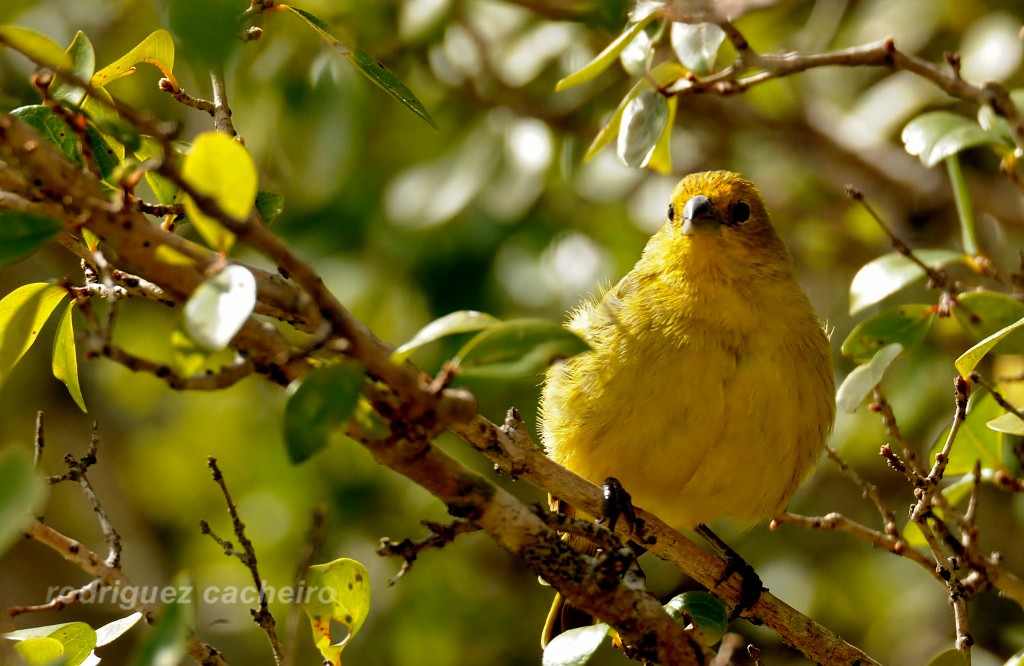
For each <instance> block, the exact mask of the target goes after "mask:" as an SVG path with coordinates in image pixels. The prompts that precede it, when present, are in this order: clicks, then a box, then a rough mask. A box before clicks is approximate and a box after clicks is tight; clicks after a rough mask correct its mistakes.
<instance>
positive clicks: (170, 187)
mask: <svg viewBox="0 0 1024 666" xmlns="http://www.w3.org/2000/svg"><path fill="white" fill-rule="evenodd" d="M135 157H137V158H139V160H141V161H143V162H144V161H146V160H148V159H155V160H160V159H163V148H162V146H161V145H160V142H159V141H157V140H156V139H154V138H153V137H151V136H143V137H141V141H140V142H139V149H138V150H137V151H135ZM146 183H147V184H148V185H149V187H150V189H152V190H153V194H154V195H156V200H157V203H161V204H165V205H166V204H169V203H173V202H174V199H175V197H176V196H177V195H178V186H177V185H175V184H174V183H172V182H171V181H169V180H167V179H166V178H164V177H163V176H161V175H160V174H157V173H153V171H152V170H148V169H147V170H146Z"/></svg>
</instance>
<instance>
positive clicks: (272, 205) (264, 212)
mask: <svg viewBox="0 0 1024 666" xmlns="http://www.w3.org/2000/svg"><path fill="white" fill-rule="evenodd" d="M283 210H284V195H283V194H278V193H277V192H267V191H266V190H260V191H259V192H257V193H256V211H257V212H259V214H260V217H261V218H263V223H264V224H265V225H267V226H268V227H269V226H270V225H271V224H273V223H274V220H276V219H277V218H278V216H280V215H281V211H283Z"/></svg>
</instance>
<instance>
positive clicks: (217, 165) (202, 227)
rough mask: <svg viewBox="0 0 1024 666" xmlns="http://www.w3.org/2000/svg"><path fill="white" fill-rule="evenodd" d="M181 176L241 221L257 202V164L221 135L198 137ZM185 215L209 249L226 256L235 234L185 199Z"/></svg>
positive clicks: (240, 148)
mask: <svg viewBox="0 0 1024 666" xmlns="http://www.w3.org/2000/svg"><path fill="white" fill-rule="evenodd" d="M181 175H182V177H184V178H185V180H186V181H187V182H188V183H189V184H190V185H191V186H192V187H194V188H195V189H196V191H198V192H200V193H202V194H205V195H207V196H210V197H213V198H214V199H215V200H216V201H217V205H218V206H220V209H221V211H223V212H224V213H226V214H227V215H229V216H230V217H233V218H235V219H236V220H244V219H246V218H247V217H249V214H250V213H252V209H253V206H255V203H256V192H257V185H258V179H257V176H256V165H255V164H254V163H253V161H252V157H251V156H250V155H249V151H247V150H246V149H245V146H243V145H242V144H240V143H238V142H237V141H235V140H234V139H232V138H231V137H229V136H227V135H226V134H222V133H220V132H206V133H204V134H200V135H199V137H198V138H197V139H196V140H195V143H193V144H192V149H191V150H190V151H189V153H188V155H186V156H185V163H184V164H183V165H182V167H181ZM185 214H186V215H188V218H189V220H190V221H191V222H192V224H194V225H195V226H196V230H197V231H199V233H200V235H202V237H203V239H204V240H205V241H206V242H207V244H209V245H210V247H212V248H214V249H215V250H218V251H220V252H223V253H226V252H227V251H228V250H229V249H230V248H231V246H232V245H233V244H234V242H235V235H234V234H233V233H231V232H230V231H228V230H227V229H225V228H224V227H223V226H222V225H221V223H220V222H219V221H217V220H216V219H215V218H213V217H210V216H208V215H206V214H205V213H203V212H202V211H200V210H199V206H197V205H196V203H195V201H193V199H192V197H189V196H186V197H185Z"/></svg>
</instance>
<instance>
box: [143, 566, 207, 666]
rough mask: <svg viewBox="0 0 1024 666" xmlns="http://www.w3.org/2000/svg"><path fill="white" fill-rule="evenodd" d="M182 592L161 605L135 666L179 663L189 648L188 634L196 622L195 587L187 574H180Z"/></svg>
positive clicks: (177, 587) (165, 665) (178, 585)
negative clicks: (192, 592) (158, 615)
mask: <svg viewBox="0 0 1024 666" xmlns="http://www.w3.org/2000/svg"><path fill="white" fill-rule="evenodd" d="M175 588H176V589H177V590H178V596H177V598H176V600H175V601H173V602H171V603H169V604H164V605H163V606H162V607H161V613H160V617H159V618H158V619H157V621H156V625H154V626H153V629H152V631H150V632H148V633H147V634H146V638H145V639H144V640H143V641H142V645H140V646H139V649H138V650H137V651H136V652H135V654H134V656H133V658H132V660H131V661H130V662H129V663H130V664H131V666H177V665H178V664H180V663H182V660H183V659H184V658H185V655H186V653H187V651H188V638H189V636H190V635H191V633H192V626H194V625H195V608H194V607H193V605H192V603H191V599H193V598H194V596H193V595H192V594H189V591H190V590H191V589H193V588H194V585H193V584H192V583H191V581H189V580H188V578H187V577H186V576H178V577H177V578H176V583H175Z"/></svg>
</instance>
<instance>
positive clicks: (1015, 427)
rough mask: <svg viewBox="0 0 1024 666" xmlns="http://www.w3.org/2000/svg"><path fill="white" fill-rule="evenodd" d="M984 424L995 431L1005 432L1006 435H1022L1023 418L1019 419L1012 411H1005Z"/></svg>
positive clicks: (1023, 427) (1023, 429)
mask: <svg viewBox="0 0 1024 666" xmlns="http://www.w3.org/2000/svg"><path fill="white" fill-rule="evenodd" d="M985 425H987V426H988V427H989V428H991V429H992V430H995V431H997V432H1005V433H1006V434H1008V435H1017V436H1020V437H1024V420H1021V418H1020V417H1019V416H1017V415H1016V414H1014V413H1013V412H1007V413H1005V414H1003V415H1002V416H998V417H996V418H994V419H992V420H991V421H989V422H988V423H986V424H985Z"/></svg>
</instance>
